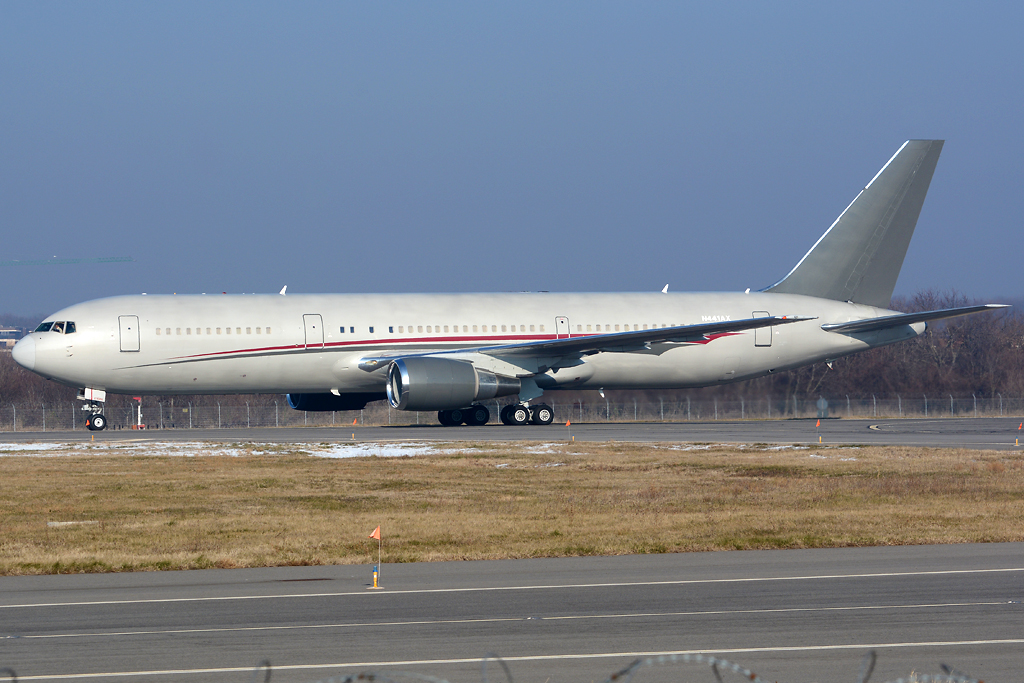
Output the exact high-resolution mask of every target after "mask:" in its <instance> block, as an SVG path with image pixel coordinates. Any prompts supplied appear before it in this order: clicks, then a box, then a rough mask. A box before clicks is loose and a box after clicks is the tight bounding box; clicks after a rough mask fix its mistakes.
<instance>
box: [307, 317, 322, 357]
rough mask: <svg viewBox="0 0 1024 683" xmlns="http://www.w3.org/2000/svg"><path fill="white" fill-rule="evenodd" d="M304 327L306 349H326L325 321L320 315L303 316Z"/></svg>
mask: <svg viewBox="0 0 1024 683" xmlns="http://www.w3.org/2000/svg"><path fill="white" fill-rule="evenodd" d="M302 325H303V327H305V328H306V348H307V349H322V348H323V347H324V320H323V318H321V317H320V314H318V313H307V314H306V315H303V316H302Z"/></svg>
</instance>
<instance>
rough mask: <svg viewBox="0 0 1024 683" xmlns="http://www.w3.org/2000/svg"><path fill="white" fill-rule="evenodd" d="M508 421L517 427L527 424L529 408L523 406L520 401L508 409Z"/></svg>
mask: <svg viewBox="0 0 1024 683" xmlns="http://www.w3.org/2000/svg"><path fill="white" fill-rule="evenodd" d="M508 419H509V423H510V424H513V425H515V426H517V427H521V426H522V425H525V424H528V423H529V422H530V409H529V408H527V407H526V406H524V405H523V404H522V403H520V404H518V405H514V406H512V409H511V410H509V411H508Z"/></svg>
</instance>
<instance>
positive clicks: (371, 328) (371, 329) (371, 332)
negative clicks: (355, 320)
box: [370, 325, 373, 334]
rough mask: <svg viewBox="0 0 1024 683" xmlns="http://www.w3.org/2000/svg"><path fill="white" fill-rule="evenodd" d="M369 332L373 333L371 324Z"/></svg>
mask: <svg viewBox="0 0 1024 683" xmlns="http://www.w3.org/2000/svg"><path fill="white" fill-rule="evenodd" d="M370 334H373V326H372V325H371V326H370Z"/></svg>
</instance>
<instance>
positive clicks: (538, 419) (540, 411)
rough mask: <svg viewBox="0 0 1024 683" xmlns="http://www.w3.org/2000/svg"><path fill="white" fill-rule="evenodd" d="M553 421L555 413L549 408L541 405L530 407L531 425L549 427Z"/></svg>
mask: <svg viewBox="0 0 1024 683" xmlns="http://www.w3.org/2000/svg"><path fill="white" fill-rule="evenodd" d="M554 419H555V411H553V410H552V409H551V406H549V405H545V404H543V403H541V404H540V405H535V406H530V422H532V423H533V424H535V425H549V424H551V421H552V420H554Z"/></svg>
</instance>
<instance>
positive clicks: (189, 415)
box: [188, 401, 192, 429]
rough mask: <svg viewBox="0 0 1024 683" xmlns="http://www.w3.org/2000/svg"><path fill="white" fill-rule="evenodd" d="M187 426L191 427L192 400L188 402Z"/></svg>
mask: <svg viewBox="0 0 1024 683" xmlns="http://www.w3.org/2000/svg"><path fill="white" fill-rule="evenodd" d="M188 428H189V429H192V401H189V402H188Z"/></svg>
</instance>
